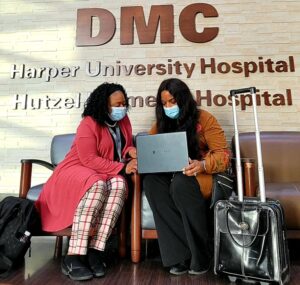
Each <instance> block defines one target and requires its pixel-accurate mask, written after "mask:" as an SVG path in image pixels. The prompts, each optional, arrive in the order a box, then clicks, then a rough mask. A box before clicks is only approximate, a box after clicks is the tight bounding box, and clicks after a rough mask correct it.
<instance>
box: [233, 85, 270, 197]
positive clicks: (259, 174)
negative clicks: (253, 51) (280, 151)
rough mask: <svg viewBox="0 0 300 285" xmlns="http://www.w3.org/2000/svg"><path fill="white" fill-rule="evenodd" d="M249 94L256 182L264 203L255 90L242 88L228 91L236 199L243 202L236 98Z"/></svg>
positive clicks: (262, 170) (264, 192)
mask: <svg viewBox="0 0 300 285" xmlns="http://www.w3.org/2000/svg"><path fill="white" fill-rule="evenodd" d="M244 93H250V94H251V96H252V104H253V115H254V123H255V139H256V151H257V167H258V181H259V190H260V200H261V202H266V191H265V178H264V169H263V163H262V152H261V142H260V132H259V128H258V121H257V111H256V88H255V87H249V88H242V89H235V90H230V95H231V96H232V111H233V112H232V113H233V123H234V139H235V141H234V142H235V152H236V172H237V183H238V199H239V201H241V202H242V201H243V179H242V166H241V153H240V141H239V131H238V125H237V114H236V102H235V100H236V97H237V95H238V94H244Z"/></svg>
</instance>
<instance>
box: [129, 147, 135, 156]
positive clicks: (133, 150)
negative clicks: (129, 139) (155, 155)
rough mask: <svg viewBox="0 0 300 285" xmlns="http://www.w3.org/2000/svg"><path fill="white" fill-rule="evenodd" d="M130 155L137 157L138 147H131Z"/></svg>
mask: <svg viewBox="0 0 300 285" xmlns="http://www.w3.org/2000/svg"><path fill="white" fill-rule="evenodd" d="M128 155H129V157H131V158H137V154H136V148H135V147H133V148H132V149H130V151H129V152H128Z"/></svg>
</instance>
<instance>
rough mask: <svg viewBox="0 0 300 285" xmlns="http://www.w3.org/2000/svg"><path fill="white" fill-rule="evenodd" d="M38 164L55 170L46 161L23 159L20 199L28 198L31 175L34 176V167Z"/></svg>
mask: <svg viewBox="0 0 300 285" xmlns="http://www.w3.org/2000/svg"><path fill="white" fill-rule="evenodd" d="M33 164H38V165H41V166H44V167H46V168H48V169H50V170H53V169H54V166H53V165H52V164H51V163H49V162H47V161H44V160H39V159H22V160H21V178H20V189H19V197H20V198H26V196H27V193H28V191H29V188H30V186H31V175H32V165H33Z"/></svg>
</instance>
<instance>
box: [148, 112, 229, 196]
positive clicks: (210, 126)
mask: <svg viewBox="0 0 300 285" xmlns="http://www.w3.org/2000/svg"><path fill="white" fill-rule="evenodd" d="M197 129H198V130H197V132H198V134H199V141H200V149H201V154H202V157H203V158H202V159H203V160H205V171H204V172H202V173H198V175H197V176H196V178H197V180H198V183H199V185H200V189H201V192H202V194H203V196H204V197H205V198H210V197H211V192H212V174H214V173H217V172H222V171H225V170H226V169H227V167H228V165H229V150H228V146H227V142H226V138H225V135H224V131H223V129H222V128H221V126H220V125H219V123H218V121H217V119H216V118H215V117H214V116H213V115H212V114H210V113H209V112H207V111H205V110H201V112H200V116H199V121H198V127H197ZM156 133H157V126H156V124H154V125H153V126H152V128H151V130H150V131H149V134H156Z"/></svg>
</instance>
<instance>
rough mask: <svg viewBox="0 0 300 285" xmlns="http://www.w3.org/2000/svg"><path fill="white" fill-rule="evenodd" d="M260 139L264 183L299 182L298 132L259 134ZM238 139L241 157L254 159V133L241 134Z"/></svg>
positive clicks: (299, 153) (299, 136)
mask: <svg viewBox="0 0 300 285" xmlns="http://www.w3.org/2000/svg"><path fill="white" fill-rule="evenodd" d="M260 138H261V145H262V158H263V167H264V174H265V182H267V183H268V182H274V183H278V182H299V181H300V163H299V160H300V132H287V131H282V132H279V131H272V132H261V134H260ZM239 139H240V151H241V157H246V158H255V159H256V158H257V155H256V140H255V133H254V132H249V133H241V134H240V136H239ZM233 151H234V146H233ZM256 173H257V159H256Z"/></svg>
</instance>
